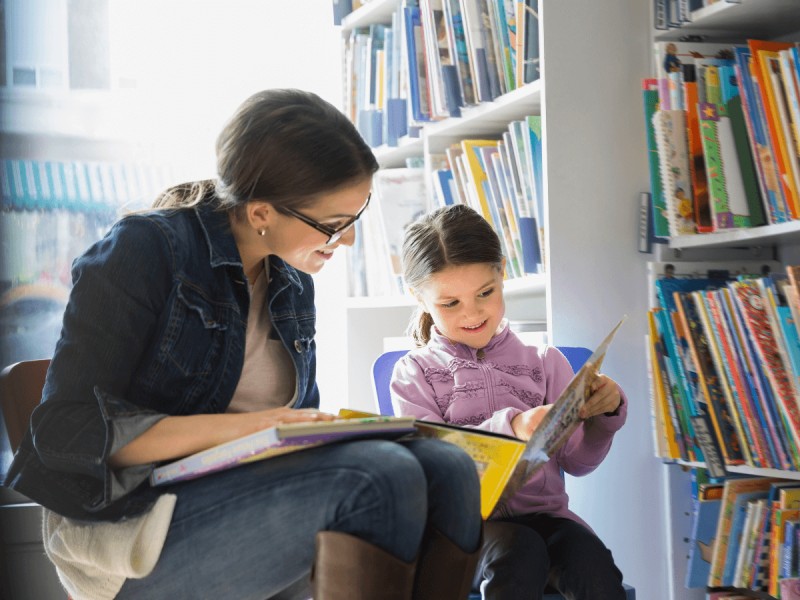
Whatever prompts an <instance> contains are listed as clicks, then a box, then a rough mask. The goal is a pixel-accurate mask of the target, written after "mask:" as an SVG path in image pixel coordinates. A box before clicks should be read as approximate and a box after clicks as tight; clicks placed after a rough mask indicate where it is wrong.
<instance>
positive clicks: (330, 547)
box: [311, 531, 416, 600]
mask: <svg viewBox="0 0 800 600" xmlns="http://www.w3.org/2000/svg"><path fill="white" fill-rule="evenodd" d="M415 567H416V561H415V562H410V563H407V562H403V561H402V560H400V559H398V558H396V557H394V556H392V555H391V554H389V553H388V552H386V551H385V550H381V549H380V548H378V547H377V546H374V545H373V544H370V543H369V542H365V541H364V540H362V539H360V538H357V537H355V536H352V535H348V534H346V533H340V532H338V531H320V532H319V533H318V534H317V556H316V559H315V561H314V567H313V569H312V571H311V586H312V590H313V593H314V600H411V590H412V588H413V587H414V571H415Z"/></svg>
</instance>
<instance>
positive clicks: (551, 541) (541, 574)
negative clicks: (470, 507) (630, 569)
mask: <svg viewBox="0 0 800 600" xmlns="http://www.w3.org/2000/svg"><path fill="white" fill-rule="evenodd" d="M483 538H484V541H483V546H482V548H481V555H480V560H479V562H478V568H477V570H476V572H475V581H474V584H473V585H474V587H475V589H480V590H481V592H482V593H483V598H484V600H538V599H540V598H541V597H542V595H543V593H544V592H545V589H546V588H547V587H548V584H549V585H550V586H552V587H553V588H554V589H556V590H558V591H559V592H560V593H561V594H562V595H563V596H564V597H565V598H567V599H568V600H624V599H625V590H624V589H623V587H622V573H621V572H620V570H619V569H618V568H617V566H616V565H615V564H614V558H613V556H611V551H610V550H609V549H608V548H606V547H605V545H604V544H603V542H602V541H600V538H598V537H597V536H596V535H595V534H594V533H592V532H591V531H590V530H589V529H587V528H586V527H584V526H583V525H581V524H580V523H576V522H575V521H572V520H570V519H562V518H557V517H553V516H550V515H545V514H530V515H522V516H518V517H512V518H510V519H503V520H498V521H487V522H486V523H485V524H484V530H483Z"/></svg>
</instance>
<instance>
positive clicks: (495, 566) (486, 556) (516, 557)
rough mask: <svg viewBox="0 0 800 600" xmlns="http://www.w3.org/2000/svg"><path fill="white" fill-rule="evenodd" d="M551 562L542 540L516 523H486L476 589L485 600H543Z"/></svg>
mask: <svg viewBox="0 0 800 600" xmlns="http://www.w3.org/2000/svg"><path fill="white" fill-rule="evenodd" d="M549 569H550V559H549V557H548V555H547V546H546V544H545V541H544V540H543V539H542V537H541V536H540V535H539V534H538V533H537V532H536V531H534V530H533V529H531V528H530V527H526V526H525V525H522V524H519V523H515V522H513V521H486V523H484V524H483V546H482V547H481V553H480V559H479V561H478V568H477V570H476V572H475V579H474V581H473V588H474V589H479V590H480V591H481V595H482V596H483V598H484V600H540V599H541V598H542V594H543V593H544V589H545V585H546V584H547V573H548V571H549Z"/></svg>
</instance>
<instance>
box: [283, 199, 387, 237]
mask: <svg viewBox="0 0 800 600" xmlns="http://www.w3.org/2000/svg"><path fill="white" fill-rule="evenodd" d="M371 199H372V193H371V192H370V194H369V196H367V201H366V202H365V203H364V206H362V207H361V210H359V211H358V212H357V213H356V216H354V217H350V218H349V219H348V220H347V221H346V222H345V224H344V225H342V226H341V227H339V228H337V229H334V228H333V227H328V226H327V225H323V224H322V223H320V222H319V221H315V220H314V219H312V218H311V217H307V216H306V215H304V214H303V213H301V212H298V211H296V210H294V209H291V208H287V207H285V206H284V207H282V208H281V211H282V212H285V213H286V214H287V215H290V216H292V217H294V218H295V219H299V220H300V221H302V222H303V223H305V224H306V225H310V226H311V227H313V228H314V229H316V230H317V231H319V232H320V233H324V234H325V235H327V236H328V241H327V242H325V244H333V243H335V242H338V241H339V240H340V239H341V237H342V236H343V235H344V234H345V233H347V230H348V229H350V228H351V227H352V226H353V225H355V223H356V221H358V219H359V218H360V217H361V215H362V213H363V212H364V211H365V210H367V207H368V206H369V201H370V200H371Z"/></svg>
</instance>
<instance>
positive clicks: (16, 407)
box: [0, 358, 50, 453]
mask: <svg viewBox="0 0 800 600" xmlns="http://www.w3.org/2000/svg"><path fill="white" fill-rule="evenodd" d="M49 366H50V359H47V358H43V359H40V360H26V361H22V362H18V363H14V364H13V365H9V366H7V367H6V368H5V369H3V370H2V372H0V405H2V409H3V421H4V422H5V426H6V433H7V435H8V442H9V445H10V447H11V452H12V453H13V452H16V450H17V448H18V447H19V445H20V443H21V442H22V438H23V437H24V435H25V431H27V429H28V427H29V426H30V418H31V413H32V412H33V409H34V408H36V407H37V406H38V404H39V402H41V400H42V388H43V387H44V378H45V375H47V367H49Z"/></svg>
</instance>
